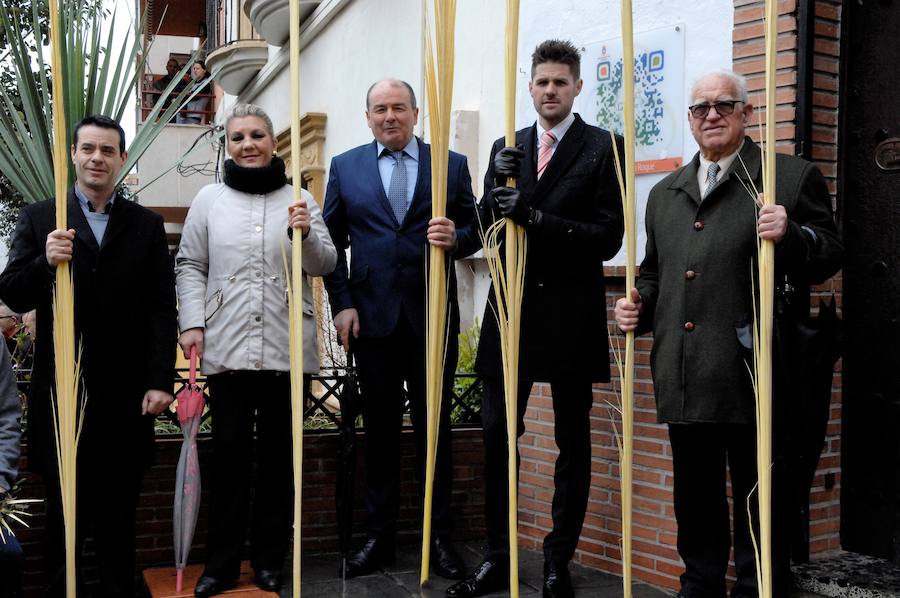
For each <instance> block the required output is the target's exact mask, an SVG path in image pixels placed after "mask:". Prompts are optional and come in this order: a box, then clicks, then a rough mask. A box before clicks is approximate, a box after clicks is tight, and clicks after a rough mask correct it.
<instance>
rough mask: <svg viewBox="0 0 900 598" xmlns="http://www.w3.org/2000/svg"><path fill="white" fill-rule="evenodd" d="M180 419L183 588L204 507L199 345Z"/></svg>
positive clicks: (178, 519)
mask: <svg viewBox="0 0 900 598" xmlns="http://www.w3.org/2000/svg"><path fill="white" fill-rule="evenodd" d="M176 399H177V401H178V406H177V408H176V410H177V412H178V421H179V422H180V423H181V432H182V434H183V435H184V442H183V443H182V445H181V456H180V457H179V458H178V469H177V471H176V473H175V507H174V513H173V515H172V524H173V527H174V533H175V542H174V543H175V569H176V571H177V577H176V590H177V591H178V592H181V591H182V584H183V582H184V568H185V566H187V560H188V553H190V551H191V541H192V540H193V538H194V528H195V527H196V525H197V513H198V511H199V509H200V462H199V460H198V458H197V430H198V429H199V428H200V420H201V417H202V415H203V408H204V406H205V404H206V402H205V401H204V400H203V389H201V388H200V386H198V385H197V349H196V348H193V347H192V348H191V369H190V377H189V379H188V384H187V386H185V387H184V388H183V389H181V390H180V391H179V392H178V396H177V397H176Z"/></svg>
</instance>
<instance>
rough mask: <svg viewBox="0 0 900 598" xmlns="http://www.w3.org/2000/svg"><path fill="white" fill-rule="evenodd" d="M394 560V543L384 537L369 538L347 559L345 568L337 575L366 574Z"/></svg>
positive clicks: (353, 575) (348, 577) (354, 575)
mask: <svg viewBox="0 0 900 598" xmlns="http://www.w3.org/2000/svg"><path fill="white" fill-rule="evenodd" d="M393 562H394V543H393V542H391V541H389V540H386V539H384V538H369V539H368V540H366V543H365V544H364V545H363V547H362V548H360V549H359V552H357V553H356V554H354V555H353V556H351V557H350V558H349V559H347V568H346V570H344V571H338V576H341V575H345V576H346V577H347V579H350V578H351V577H358V576H360V575H368V574H369V573H374V572H375V571H377V570H378V569H381V568H382V567H384V566H385V565H390V564H392V563H393Z"/></svg>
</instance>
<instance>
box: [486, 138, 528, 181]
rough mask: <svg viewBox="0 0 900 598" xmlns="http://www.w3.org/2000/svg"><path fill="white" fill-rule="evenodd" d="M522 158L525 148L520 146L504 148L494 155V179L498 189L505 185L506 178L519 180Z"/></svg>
mask: <svg viewBox="0 0 900 598" xmlns="http://www.w3.org/2000/svg"><path fill="white" fill-rule="evenodd" d="M524 158H525V148H524V147H523V146H521V145H520V146H518V147H504V148H502V149H501V150H500V151H499V152H497V153H496V154H494V178H495V179H496V182H497V186H498V187H502V186H503V185H505V184H506V179H508V178H513V179H517V178H519V174H520V173H521V172H522V160H523V159H524Z"/></svg>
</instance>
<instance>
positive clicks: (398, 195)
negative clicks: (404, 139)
mask: <svg viewBox="0 0 900 598" xmlns="http://www.w3.org/2000/svg"><path fill="white" fill-rule="evenodd" d="M391 157H392V158H394V172H392V173H391V184H390V186H389V187H388V201H389V202H390V204H391V209H392V210H394V216H396V217H397V223H398V224H400V223H402V222H403V218H404V216H406V189H407V187H406V166H405V165H404V164H403V152H402V151H399V152H391Z"/></svg>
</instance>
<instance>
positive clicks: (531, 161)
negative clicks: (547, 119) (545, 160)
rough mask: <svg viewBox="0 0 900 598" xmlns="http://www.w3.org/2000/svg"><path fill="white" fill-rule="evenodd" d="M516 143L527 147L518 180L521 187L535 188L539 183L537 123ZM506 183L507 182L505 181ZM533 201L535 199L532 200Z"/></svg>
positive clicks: (518, 138)
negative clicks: (536, 150)
mask: <svg viewBox="0 0 900 598" xmlns="http://www.w3.org/2000/svg"><path fill="white" fill-rule="evenodd" d="M516 143H521V144H522V145H523V146H524V147H525V158H524V160H523V162H522V170H521V171H519V180H518V181H516V182H517V183H518V186H519V188H520V189H534V188H535V186H536V185H537V154H536V153H535V148H536V147H537V125H536V124H534V125H531V127H530V128H528V129H525V131H524V133H523V134H522V135H520V136H519V137H517V138H516ZM504 184H505V183H504ZM532 203H533V200H532Z"/></svg>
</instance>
